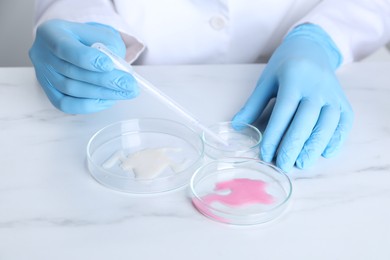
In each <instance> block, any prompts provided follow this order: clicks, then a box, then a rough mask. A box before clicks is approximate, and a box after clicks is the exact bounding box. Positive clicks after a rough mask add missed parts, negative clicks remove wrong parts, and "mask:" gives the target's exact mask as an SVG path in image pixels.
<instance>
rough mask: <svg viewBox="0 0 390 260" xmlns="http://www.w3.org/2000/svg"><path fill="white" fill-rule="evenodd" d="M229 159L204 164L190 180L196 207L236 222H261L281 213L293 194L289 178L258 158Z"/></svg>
mask: <svg viewBox="0 0 390 260" xmlns="http://www.w3.org/2000/svg"><path fill="white" fill-rule="evenodd" d="M243 159H244V158H229V159H223V160H215V161H211V162H209V163H207V164H205V165H203V166H202V167H200V168H199V169H198V170H197V171H196V172H195V174H194V175H193V176H192V178H191V181H190V189H191V197H192V198H191V199H192V204H193V206H194V207H195V208H196V209H197V210H198V211H199V212H200V213H202V214H203V215H205V216H207V217H208V218H210V219H212V220H215V221H218V222H222V223H227V224H233V225H254V224H261V223H265V222H268V221H271V220H273V219H275V218H276V217H278V216H280V215H281V214H282V213H283V212H284V211H285V210H286V208H287V205H288V202H289V200H290V197H291V193H292V185H291V181H290V179H289V177H288V176H287V175H286V174H285V173H284V172H282V171H281V170H279V169H278V168H276V167H275V166H273V165H271V164H268V163H265V162H263V161H261V160H258V159H252V158H247V159H246V160H243Z"/></svg>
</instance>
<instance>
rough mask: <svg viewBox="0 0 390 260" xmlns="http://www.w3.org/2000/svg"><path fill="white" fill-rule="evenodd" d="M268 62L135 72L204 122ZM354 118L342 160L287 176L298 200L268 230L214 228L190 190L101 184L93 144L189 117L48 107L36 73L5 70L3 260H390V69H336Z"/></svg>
mask: <svg viewBox="0 0 390 260" xmlns="http://www.w3.org/2000/svg"><path fill="white" fill-rule="evenodd" d="M263 68H264V65H261V64H259V65H219V66H218V65H204V66H161V67H148V66H145V67H137V68H136V69H137V70H138V71H139V73H140V74H142V75H143V76H145V77H146V78H148V79H150V81H152V82H154V83H155V84H156V85H158V86H159V87H160V88H161V89H162V90H163V91H165V92H166V93H168V94H169V95H171V96H172V97H173V98H175V99H176V100H177V101H178V102H179V103H181V104H185V106H186V108H187V109H188V110H190V111H192V112H193V113H194V114H195V115H196V116H197V117H198V118H199V119H200V120H201V121H203V122H204V123H206V124H210V123H213V122H217V121H227V120H229V119H231V117H232V116H233V115H234V113H235V112H236V111H237V110H238V109H239V108H240V106H241V105H242V104H243V102H244V101H245V100H246V98H247V97H248V95H249V94H250V92H251V90H252V89H253V86H254V85H255V82H256V80H257V78H258V75H259V74H260V73H261V71H262V69H263ZM338 75H339V79H340V81H341V84H342V85H343V87H344V88H345V92H346V94H347V96H348V98H349V100H350V101H351V103H352V106H353V108H354V111H355V113H356V120H355V124H354V128H353V130H352V132H351V134H350V136H349V138H348V140H347V141H346V143H345V145H344V147H343V149H342V150H341V152H340V154H339V155H338V156H337V157H335V158H332V159H320V160H319V161H318V162H317V163H316V164H315V166H314V167H312V168H310V169H308V170H305V171H302V170H298V169H294V170H293V171H292V172H291V173H289V175H290V177H291V179H292V183H293V196H292V199H291V205H290V207H289V208H288V210H287V211H286V212H285V214H283V215H282V216H281V217H280V218H278V219H276V220H275V221H272V222H269V223H267V224H264V225H257V226H247V227H239V226H232V225H226V224H221V223H217V222H214V221H212V220H209V219H207V218H205V217H204V216H203V215H201V214H200V213H198V212H197V211H196V210H195V209H194V208H193V206H192V205H191V203H190V201H189V195H188V194H189V193H188V187H184V188H181V189H179V190H175V191H172V192H167V193H162V194H156V195H144V196H140V195H132V194H127V193H122V192H117V191H113V190H110V189H108V188H106V187H104V186H102V185H100V184H99V183H97V182H96V181H95V180H94V179H93V178H92V177H91V176H90V174H89V172H88V169H87V167H86V145H87V142H88V140H89V138H90V137H91V136H92V135H93V134H94V133H95V132H96V131H97V130H98V129H100V128H102V127H103V126H105V125H107V124H110V123H113V122H116V121H119V120H123V119H131V118H136V117H163V118H171V119H175V120H179V121H180V120H181V119H180V118H177V116H176V115H175V114H174V113H173V112H171V111H170V110H169V109H168V108H165V107H164V106H163V105H161V104H159V103H158V102H156V100H154V99H153V98H150V97H148V96H144V95H141V96H140V97H139V98H137V99H135V100H131V101H123V102H120V103H118V104H117V105H116V106H114V107H113V108H111V109H109V110H106V111H103V112H100V113H96V114H91V115H67V114H64V113H62V112H60V111H58V110H56V109H55V108H53V106H52V105H51V104H50V103H49V102H48V100H47V99H46V96H45V95H44V93H43V91H42V90H41V88H40V87H39V85H38V84H37V82H36V80H35V76H34V71H33V69H32V68H0V259H1V260H11V259H56V260H62V259H67V260H69V259H94V260H99V259H116V260H118V259H169V260H174V259H186V260H192V259H194V260H195V259H196V260H198V259H226V260H228V259H257V260H258V259H316V260H320V259H324V260H325V259H326V260H328V259H343V260H344V259H354V260H357V259H390V85H389V81H390V63H356V64H351V65H348V66H346V67H344V68H342V69H341V70H339V72H338Z"/></svg>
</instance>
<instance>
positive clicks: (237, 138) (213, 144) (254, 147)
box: [202, 121, 262, 160]
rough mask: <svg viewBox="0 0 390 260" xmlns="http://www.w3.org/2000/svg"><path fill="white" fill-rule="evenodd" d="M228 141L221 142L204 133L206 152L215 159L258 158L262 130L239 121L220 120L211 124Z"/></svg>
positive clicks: (212, 128)
mask: <svg viewBox="0 0 390 260" xmlns="http://www.w3.org/2000/svg"><path fill="white" fill-rule="evenodd" d="M209 129H210V130H211V131H213V132H214V133H216V134H218V135H219V136H220V137H221V138H222V139H224V140H225V141H226V143H227V145H225V144H221V143H219V142H218V141H216V140H215V139H213V138H210V137H208V136H207V134H205V133H203V135H202V136H203V141H204V143H205V154H206V155H207V156H208V157H209V158H211V159H214V160H218V159H222V158H229V157H236V158H238V157H245V158H258V157H259V145H260V141H261V139H262V134H261V132H260V131H259V130H258V129H257V128H256V127H254V126H252V125H249V124H246V123H238V122H230V121H228V122H220V123H216V124H213V125H210V126H209Z"/></svg>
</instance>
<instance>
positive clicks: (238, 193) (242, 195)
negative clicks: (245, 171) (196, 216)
mask: <svg viewBox="0 0 390 260" xmlns="http://www.w3.org/2000/svg"><path fill="white" fill-rule="evenodd" d="M266 187H267V183H265V182H264V181H261V180H252V179H246V178H240V179H233V180H229V181H224V182H219V183H217V184H216V185H215V188H214V191H216V192H222V191H230V192H229V193H228V194H218V193H212V194H208V195H206V196H203V197H202V198H201V201H199V200H196V199H195V198H194V199H193V200H192V202H193V204H194V205H195V207H196V208H198V209H199V210H200V211H201V212H203V213H204V214H206V215H208V216H210V217H212V218H215V219H216V220H219V221H221V222H228V221H227V220H225V219H223V218H221V217H218V216H216V215H215V214H213V213H212V212H211V211H210V210H209V209H208V207H209V206H211V204H213V203H215V202H219V203H222V204H224V205H226V206H229V207H232V208H238V207H243V206H248V205H253V204H272V203H273V202H274V197H273V196H272V195H270V194H269V193H267V191H266ZM202 202H203V203H202Z"/></svg>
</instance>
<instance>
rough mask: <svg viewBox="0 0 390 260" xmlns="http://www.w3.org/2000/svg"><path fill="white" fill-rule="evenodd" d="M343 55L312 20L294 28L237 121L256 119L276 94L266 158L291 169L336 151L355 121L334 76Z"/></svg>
mask: <svg viewBox="0 0 390 260" xmlns="http://www.w3.org/2000/svg"><path fill="white" fill-rule="evenodd" d="M341 60H342V57H341V54H340V52H339V51H338V49H337V47H336V46H335V44H334V43H333V41H332V40H331V39H330V37H329V36H328V35H327V34H326V33H325V32H324V31H323V30H322V29H321V28H320V27H319V26H316V25H313V24H303V25H301V26H298V27H296V28H295V29H294V30H292V31H291V32H290V33H289V34H288V35H287V36H286V38H285V39H284V41H283V42H282V43H281V45H280V46H279V47H278V48H277V49H276V51H275V52H274V54H273V55H272V57H271V59H270V61H269V63H268V65H267V66H266V67H265V69H264V71H263V73H262V75H261V77H260V79H259V81H258V83H257V86H256V88H255V90H254V92H253V93H252V95H251V96H250V97H249V99H248V100H247V102H246V104H245V105H244V107H243V108H242V109H241V110H240V111H239V112H238V113H237V114H236V115H235V117H234V118H233V122H245V123H253V122H254V121H255V120H256V119H257V118H258V117H259V116H260V115H261V113H262V112H263V110H264V109H265V107H266V105H267V104H268V102H269V101H270V99H272V98H274V97H276V101H275V106H274V108H273V110H272V114H271V117H270V119H269V122H268V125H267V127H266V129H265V131H264V135H263V140H262V142H261V148H260V155H261V158H262V159H263V160H264V161H266V162H270V161H272V160H273V159H274V157H276V165H277V166H278V167H279V168H281V169H282V170H284V171H286V172H287V171H289V170H290V169H291V168H292V167H293V166H294V164H295V165H296V166H297V167H298V168H306V167H307V166H310V165H311V164H312V163H313V162H314V161H315V160H316V159H318V158H319V157H320V156H321V155H322V156H324V157H331V156H333V155H334V154H335V153H336V152H337V150H338V149H339V147H340V146H341V144H342V143H343V141H344V139H345V137H346V135H347V133H348V132H349V131H350V129H351V126H352V122H353V117H354V115H353V111H352V108H351V106H350V104H349V102H348V100H347V98H346V96H345V95H344V93H343V90H342V88H341V86H340V84H339V82H338V80H337V77H336V75H335V70H336V68H337V67H338V66H339V65H340V64H341Z"/></svg>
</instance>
